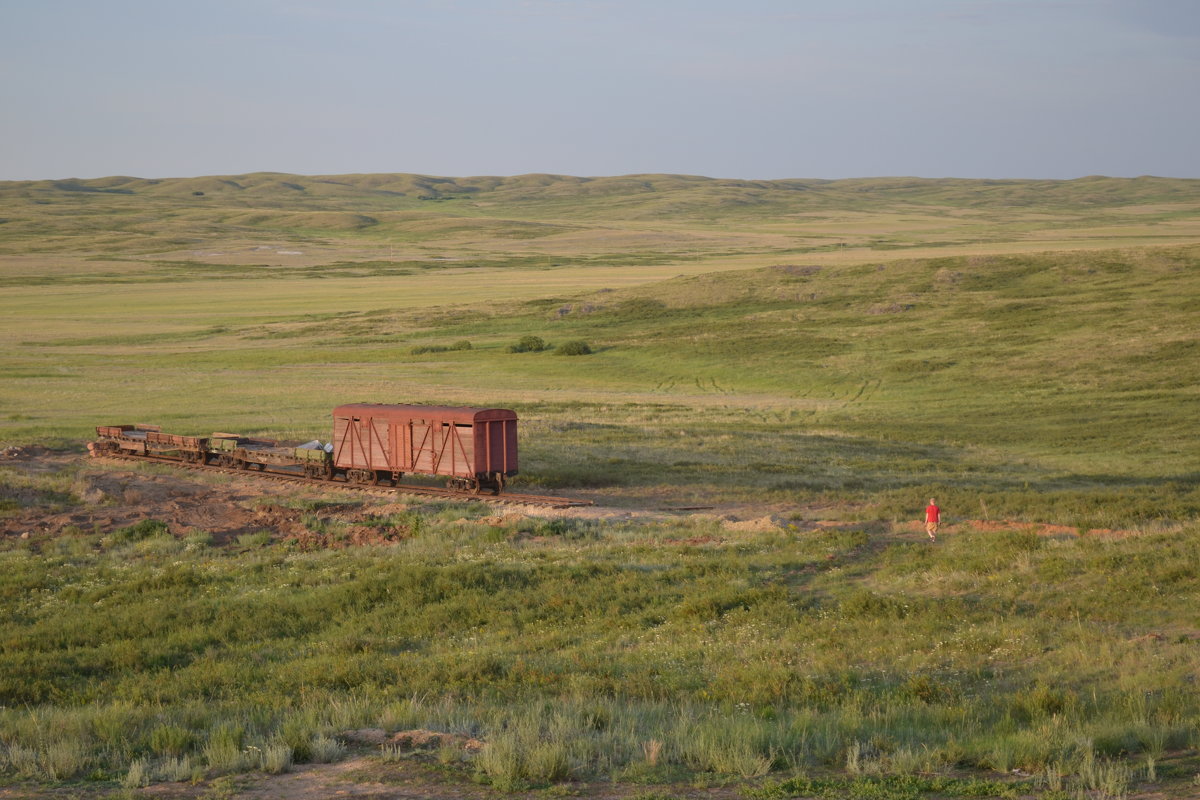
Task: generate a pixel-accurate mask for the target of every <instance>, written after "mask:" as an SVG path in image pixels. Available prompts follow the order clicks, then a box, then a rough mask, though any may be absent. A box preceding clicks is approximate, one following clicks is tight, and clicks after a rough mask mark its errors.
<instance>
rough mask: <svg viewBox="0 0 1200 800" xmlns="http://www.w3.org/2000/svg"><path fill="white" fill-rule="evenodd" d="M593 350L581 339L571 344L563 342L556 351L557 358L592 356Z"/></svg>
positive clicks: (570, 342)
mask: <svg viewBox="0 0 1200 800" xmlns="http://www.w3.org/2000/svg"><path fill="white" fill-rule="evenodd" d="M591 354H592V348H590V347H588V343H587V342H585V341H582V340H580V339H574V340H572V341H569V342H563V343H562V344H560V345H559V346H558V349H556V350H555V351H554V355H556V356H590V355H591Z"/></svg>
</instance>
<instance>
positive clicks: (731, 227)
mask: <svg viewBox="0 0 1200 800" xmlns="http://www.w3.org/2000/svg"><path fill="white" fill-rule="evenodd" d="M1198 210H1200V181H1196V180H1182V179H1168V178H1150V177H1145V178H1135V179H1118V178H1103V177H1096V178H1083V179H1079V180H1075V181H978V180H976V181H968V180H924V179H917V178H889V179H871V180H866V179H855V180H843V181H817V180H809V181H804V180H785V181H741V180H720V179H712V178H702V177H694V176H681V175H632V176H624V177H613V178H575V177H569V176H558V175H524V176H517V177H511V178H488V177H485V178H435V177H430V176H420V175H342V176H317V177H310V176H297V175H279V174H271V173H259V174H254V175H242V176H227V177H206V178H179V179H165V180H146V179H139V178H104V179H95V180H60V181H25V182H0V219H2V220H3V222H2V223H0V254H4V253H7V254H18V253H62V254H65V253H74V254H81V253H87V254H96V253H107V254H109V255H112V254H122V255H125V256H135V255H136V256H143V257H144V256H147V255H152V254H161V253H171V252H178V251H184V252H187V251H189V249H192V248H194V247H195V246H196V245H198V244H200V243H203V247H204V248H205V250H204V251H202V252H201V253H194V254H192V256H191V258H192V259H193V260H197V261H200V262H207V261H209V260H212V259H213V258H215V257H216V256H215V254H212V253H211V252H208V251H209V250H210V249H211V248H213V247H214V246H217V247H225V246H233V245H237V247H236V248H235V250H237V251H238V252H237V255H236V256H235V257H236V259H237V260H238V263H247V261H246V259H249V258H251V253H249V252H245V251H243V250H242V248H241V246H242V245H244V244H245V243H246V242H247V241H252V242H257V243H262V242H272V241H274V240H278V241H281V242H285V243H291V244H305V245H307V246H309V247H317V248H320V247H327V246H329V245H331V244H338V243H340V244H350V243H355V244H357V245H359V246H366V247H372V248H375V250H374V252H377V253H378V252H382V251H381V250H379V249H378V248H379V246H380V245H381V244H383V243H386V245H387V252H390V253H392V254H393V255H394V252H395V249H396V248H401V249H403V250H404V251H405V252H406V253H407V254H410V255H418V254H419V255H430V254H437V253H440V254H442V255H445V254H446V253H448V252H450V251H455V252H459V253H460V254H463V255H465V254H471V255H472V256H475V257H477V256H479V255H480V253H481V252H482V250H481V248H483V247H486V248H488V249H490V250H491V251H492V252H493V254H494V253H495V251H496V250H499V251H501V252H508V253H521V254H530V253H539V252H540V253H545V254H553V255H556V256H564V255H580V254H584V253H587V254H590V255H592V256H595V255H598V254H602V253H641V254H643V255H657V256H659V257H662V256H663V255H664V254H665V255H670V256H672V257H696V256H698V255H702V256H704V257H706V258H711V257H714V256H721V255H723V256H726V257H728V256H730V255H753V254H760V253H763V252H768V251H772V252H783V251H788V252H805V253H822V252H827V251H830V250H831V249H835V248H836V249H838V250H840V249H843V248H853V249H855V250H881V249H884V250H886V249H895V248H913V247H917V246H920V247H923V248H928V247H940V248H946V247H949V248H962V247H974V248H978V247H979V246H980V245H982V244H988V245H996V244H997V243H1001V242H1007V243H1014V244H1017V245H1022V244H1024V247H1026V248H1027V247H1029V245H1030V244H1033V246H1034V247H1037V246H1038V245H1037V244H1035V243H1037V242H1041V243H1042V244H1041V247H1042V248H1043V249H1044V248H1045V247H1047V246H1053V245H1055V244H1059V243H1063V242H1070V243H1073V244H1074V245H1075V246H1096V245H1098V244H1103V243H1106V242H1107V243H1108V244H1110V246H1111V245H1112V244H1132V243H1135V242H1138V241H1141V242H1146V243H1152V242H1165V241H1172V240H1176V241H1177V240H1179V237H1181V236H1191V237H1193V238H1194V237H1195V235H1196V234H1197V212H1198ZM206 252H207V255H206V254H205V253H206ZM224 255H225V256H227V257H228V256H230V254H229V253H225V254H224ZM254 255H256V256H257V258H258V259H261V258H262V257H263V256H264V255H276V254H273V253H270V251H267V252H266V253H264V252H262V251H259V252H257V253H256V254H254ZM843 255H844V254H843ZM248 263H255V262H254V261H253V260H251V261H249V262H248ZM281 263H289V261H288V260H287V259H284V260H283V262H281Z"/></svg>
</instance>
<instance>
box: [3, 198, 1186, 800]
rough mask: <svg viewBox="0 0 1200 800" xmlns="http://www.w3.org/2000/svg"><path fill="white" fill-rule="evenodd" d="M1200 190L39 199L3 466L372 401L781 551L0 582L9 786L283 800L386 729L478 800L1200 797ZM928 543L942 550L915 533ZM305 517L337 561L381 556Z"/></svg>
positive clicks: (281, 421) (513, 553) (622, 525)
mask: <svg viewBox="0 0 1200 800" xmlns="http://www.w3.org/2000/svg"><path fill="white" fill-rule="evenodd" d="M1198 185H1200V184H1198V183H1197V182H1196V181H1176V180H1167V179H1154V178H1144V179H1135V180H1115V179H1100V178H1095V179H1091V178H1089V179H1083V180H1080V181H1068V182H1029V181H1002V182H981V181H921V180H908V179H894V180H874V181H832V182H827V181H777V182H748V181H714V180H709V179H703V178H693V177H681V176H634V177H626V178H614V179H595V180H586V179H573V178H564V177H560V176H521V177H518V178H510V179H494V178H473V179H439V178H431V177H422V176H332V177H329V176H327V177H324V178H299V177H297V176H279V175H266V174H264V175H256V176H241V177H228V178H204V179H188V180H178V181H143V180H137V179H119V178H114V179H106V180H99V181H84V182H76V183H74V184H67V183H63V182H58V183H57V184H56V183H52V182H36V183H21V184H18V183H7V184H0V217H2V218H3V219H4V220H5V221H4V222H3V223H2V224H0V285H3V286H4V292H5V313H6V325H5V326H4V327H3V329H2V330H0V343H2V344H3V351H2V352H0V377H2V378H3V380H0V444H2V445H9V444H28V443H41V444H50V445H56V446H62V447H67V448H75V449H76V450H78V449H80V448H81V446H82V443H83V442H84V441H85V440H86V439H88V438H89V437H90V436H91V435H92V428H93V426H95V425H97V424H112V423H125V422H152V423H158V424H161V425H162V426H163V427H164V429H165V430H168V431H171V432H177V433H190V434H207V433H209V432H211V431H213V430H234V431H237V432H241V433H243V434H247V435H265V436H272V437H278V438H295V439H302V440H307V439H311V438H314V437H320V438H328V426H329V416H328V415H329V411H330V409H331V408H332V407H333V406H334V405H336V404H338V403H341V402H346V401H354V400H366V401H376V402H418V403H419V402H429V403H437V404H465V405H480V406H499V407H511V408H514V409H516V410H517V411H518V413H519V414H520V416H521V419H522V422H521V437H522V438H521V475H520V476H519V478H518V481H517V486H518V487H525V488H530V489H539V490H546V491H558V492H577V493H579V494H582V495H586V496H590V497H594V498H596V499H598V500H599V501H601V502H603V503H607V504H609V505H613V506H617V507H626V508H647V507H649V508H658V507H661V506H674V505H722V506H723V505H725V504H729V505H731V506H734V507H737V508H739V509H741V510H743V512H746V511H748V512H749V513H750V514H752V515H753V514H760V513H761V515H764V516H765V515H767V514H768V513H771V514H774V516H775V518H776V519H777V520H780V521H781V522H782V527H777V528H775V529H773V530H770V531H767V532H759V533H748V532H746V531H745V530H736V529H733V528H730V527H729V526H728V525H726V524H725V523H724V522H722V521H721V520H720V519H719V518H716V517H701V516H698V517H688V518H680V519H674V520H670V519H663V520H659V521H640V522H639V521H614V520H611V519H610V520H577V519H528V520H523V521H513V522H508V523H497V522H496V521H494V520H492V521H487V520H485V519H483V518H482V516H483V513H484V512H483V511H482V510H480V509H476V508H472V507H456V506H447V507H440V506H430V507H426V508H424V509H417V510H410V511H408V512H405V513H404V514H400V515H390V516H387V518H386V519H382V520H380V521H379V524H380V525H384V526H386V527H387V530H388V531H389V532H390V534H389V535H391V538H394V539H395V540H396V541H395V543H393V544H391V545H389V546H387V547H366V548H346V549H337V550H314V551H303V552H302V551H301V550H300V549H299V547H298V546H297V547H296V548H291V547H288V546H285V545H281V544H278V543H273V541H272V537H271V534H270V532H268V531H257V530H256V531H251V532H245V533H242V534H241V535H240V536H239V537H237V538H236V540H235V542H234V543H232V544H231V545H230V546H229V547H218V546H216V545H215V544H214V537H213V536H211V535H210V534H208V533H205V532H203V531H199V532H195V533H193V534H191V535H189V536H188V537H187V538H186V539H176V538H175V537H173V536H171V535H170V534H169V533H167V532H166V531H165V530H164V526H162V525H161V523H158V522H156V521H155V520H153V519H145V520H142V521H141V522H138V523H136V524H133V525H130V526H128V527H125V528H121V529H118V530H113V531H107V530H100V529H96V530H81V529H78V528H75V529H68V530H67V531H66V532H65V533H64V535H63V536H61V537H60V538H59V539H57V540H52V541H51V540H45V539H41V538H39V537H37V536H35V537H34V538H33V539H32V540H30V541H29V542H26V541H22V540H19V539H14V538H10V539H6V540H5V541H4V542H2V543H0V561H2V562H3V564H2V568H0V597H2V600H0V602H2V603H3V606H2V608H3V609H4V612H5V613H4V614H3V615H2V618H0V644H2V646H0V706H2V708H0V774H2V775H3V776H4V779H5V780H9V781H18V782H19V781H28V782H32V783H35V784H37V783H44V784H55V785H58V784H61V783H62V782H64V781H71V780H85V781H90V782H91V785H93V786H97V787H101V790H102V789H103V787H109V788H114V787H117V786H118V785H120V784H123V785H124V787H125V788H127V789H129V790H133V789H135V788H136V787H139V786H141V785H143V784H145V783H147V782H149V781H158V780H182V779H193V778H195V779H201V778H203V779H212V778H213V777H214V776H217V775H221V774H224V773H238V772H242V771H246V770H259V769H262V770H268V771H273V772H280V771H283V770H286V769H288V768H289V765H290V764H291V763H305V762H312V761H315V762H321V761H328V760H333V759H336V758H340V757H341V756H342V755H343V752H342V751H341V750H340V745H339V744H338V742H337V741H336V738H335V737H336V734H337V733H338V732H340V731H342V730H347V729H353V728H359V727H368V726H379V727H384V728H386V729H387V730H389V731H394V730H401V729H406V728H416V727H427V728H431V729H434V730H442V731H449V732H455V733H460V734H463V735H470V736H478V737H479V738H481V739H483V740H484V741H485V742H487V743H488V744H487V749H486V750H485V751H484V752H482V753H480V754H479V755H478V756H475V757H471V758H468V759H467V760H465V761H462V762H461V763H459V762H458V761H454V763H453V764H452V765H449V766H446V767H445V768H446V769H452V770H458V772H456V773H455V774H456V775H459V777H462V775H469V776H474V779H475V780H478V781H481V782H484V783H488V784H490V785H492V786H493V787H495V788H497V789H505V790H517V789H524V788H530V787H534V788H536V787H544V786H547V785H549V784H552V783H554V782H556V781H560V780H563V779H571V778H583V779H599V780H610V779H611V780H616V781H620V782H624V783H641V784H647V785H649V786H655V785H658V784H659V783H682V782H688V781H691V782H700V783H705V782H707V784H708V785H716V784H720V783H722V782H727V781H747V782H748V783H747V786H749V787H750V789H749V790H748V791H751V792H759V793H761V796H762V797H763V798H774V797H785V796H796V795H797V794H801V795H804V794H805V793H806V794H807V796H810V797H824V796H850V797H861V798H878V800H891V798H896V799H897V800H901V799H902V800H908V798H918V797H931V798H944V797H945V798H948V797H974V796H1008V795H1010V794H1012V793H1014V792H1015V793H1016V794H1017V795H1036V796H1043V797H1046V798H1048V799H1049V798H1065V797H1075V796H1078V794H1079V793H1080V792H1091V793H1092V796H1095V797H1120V796H1122V795H1123V794H1124V793H1126V792H1128V791H1129V789H1130V787H1136V786H1138V785H1143V784H1146V783H1147V782H1150V781H1153V780H1155V779H1161V780H1166V781H1168V782H1173V783H1172V785H1173V786H1182V785H1183V784H1185V783H1188V782H1189V781H1191V779H1192V774H1194V772H1195V769H1193V768H1192V766H1194V765H1195V751H1196V748H1197V745H1198V744H1200V743H1198V742H1197V734H1196V731H1197V729H1198V725H1200V706H1198V705H1197V701H1196V698H1195V695H1194V693H1193V692H1191V691H1190V690H1188V688H1187V687H1188V686H1189V683H1188V681H1189V680H1190V676H1191V675H1192V674H1193V673H1194V672H1195V670H1196V668H1197V663H1196V658H1197V655H1196V654H1197V650H1196V642H1197V631H1196V629H1195V620H1194V615H1191V612H1190V609H1192V608H1194V607H1195V603H1196V600H1197V596H1196V595H1197V589H1198V586H1197V583H1196V575H1197V567H1198V566H1200V564H1198V563H1197V562H1198V561H1200V549H1198V548H1200V545H1198V542H1200V529H1197V519H1198V516H1200V515H1198V512H1200V452H1198V451H1197V450H1196V448H1195V447H1194V446H1193V441H1194V428H1195V419H1196V418H1197V416H1198V413H1197V412H1198V411H1200V409H1198V407H1197V406H1198V403H1197V400H1198V396H1197V389H1196V387H1197V386H1198V385H1200V374H1198V372H1200V359H1197V358H1196V356H1197V347H1198V345H1197V337H1196V331H1197V330H1200V318H1198V317H1200V309H1198V307H1197V305H1196V303H1195V299H1194V298H1196V297H1197V296H1200V283H1198V282H1200V246H1198V245H1197V244H1196V241H1197V239H1200V226H1197V208H1198V207H1200V197H1197V194H1198V191H1200V190H1198V189H1197V186H1198ZM297 187H298V188H297ZM196 192H203V194H195V193H196ZM534 337H536V338H537V339H539V340H540V341H541V344H542V345H544V347H545V349H533V348H515V349H524V350H525V352H508V350H509V348H510V347H511V346H513V345H514V344H518V343H520V342H521V341H522V340H527V341H533V339H534ZM467 342H469V343H470V346H469V348H468V347H466V346H465V345H464V344H462V343H467ZM578 342H586V343H587V347H588V349H590V350H591V351H592V352H591V353H590V354H587V355H585V356H583V357H577V358H563V357H559V356H558V355H556V353H557V351H558V350H559V349H560V348H563V349H565V350H579V349H580V348H579V347H578V346H577V345H574V344H572V343H578ZM90 469H92V468H91V467H88V466H82V465H72V466H69V467H66V468H64V470H63V471H62V472H59V473H49V474H31V473H30V472H27V471H25V470H23V469H21V468H19V467H17V466H13V465H8V466H6V465H0V519H3V520H10V519H13V518H15V517H18V516H19V515H21V514H26V513H31V512H32V511H36V512H38V513H42V514H52V513H63V512H68V511H80V510H86V508H87V506H88V504H87V501H86V500H85V499H84V498H86V497H87V496H89V483H88V480H87V477H88V471H89V470H90ZM143 469H146V470H151V471H153V469H155V468H152V467H143ZM929 496H936V497H937V498H938V499H939V503H940V505H942V507H943V508H944V509H945V513H946V515H947V517H948V528H949V529H950V530H949V532H948V534H947V535H946V536H943V537H941V541H939V543H938V545H937V546H936V547H930V546H929V545H928V544H927V543H924V542H921V543H919V545H918V544H915V543H913V542H912V541H911V539H910V537H909V534H908V533H907V532H906V531H907V530H908V528H907V527H906V524H907V522H906V521H908V520H912V519H913V518H914V517H915V516H916V515H917V514H918V513H919V510H920V508H921V507H923V505H924V500H925V498H927V497H929ZM295 503H296V504H298V505H297V506H296V507H297V508H300V509H301V510H304V511H305V512H307V516H306V517H305V524H306V526H307V528H308V530H309V532H310V533H311V534H312V536H311V540H312V541H311V542H309V544H310V545H312V546H313V547H316V546H318V545H328V546H339V547H340V545H343V544H345V541H346V540H347V539H348V534H347V526H346V524H345V523H342V522H340V521H339V520H337V519H336V518H335V517H336V515H331V514H327V513H324V512H326V511H328V509H327V508H326V507H325V506H322V505H321V504H320V502H316V503H314V502H313V501H311V500H303V499H297V500H296V501H295ZM305 503H307V505H305ZM814 520H815V521H822V522H826V523H828V522H829V521H840V526H839V527H836V528H833V529H829V530H824V531H823V532H822V529H821V528H819V527H816V526H815V525H814V524H811V523H812V522H813V521H814ZM976 520H978V521H979V522H976ZM992 520H1010V521H1016V523H1015V524H1014V523H1012V522H1009V523H1006V524H1005V525H1002V526H1000V530H993V529H991V527H990V526H989V525H988V524H987V523H988V522H989V521H992ZM789 522H791V523H794V525H793V526H792V527H789V526H788V523H789ZM1024 523H1029V524H1028V525H1025V524H1024ZM1034 523H1055V524H1057V525H1059V526H1062V527H1060V528H1059V529H1058V530H1059V531H1060V532H1059V533H1056V534H1055V535H1054V536H1051V537H1047V536H1037V535H1035V531H1036V530H1038V528H1037V527H1036V526H1035V524H1034ZM814 528H816V529H815V530H814ZM1103 529H1117V530H1118V531H1119V532H1120V535H1119V536H1115V537H1110V536H1108V535H1094V534H1090V533H1089V532H1090V531H1096V530H1103ZM35 533H36V531H35ZM30 542H32V544H31V543H30ZM306 546H308V545H306ZM446 758H447V761H448V762H449V761H453V759H450V758H449V755H447V756H446ZM1189 765H1191V766H1189ZM1014 769H1019V770H1021V771H1022V772H1023V773H1024V774H1025V775H1026V776H1027V777H1024V778H1022V779H1021V780H1019V781H1015V782H1014V779H1013V778H1012V777H1011V776H1012V770H1014ZM1189 770H1190V771H1189ZM460 773H461V774H460ZM1164 776H1165V777H1164ZM1002 778H1003V780H1002ZM222 785H223V784H222ZM218 788H219V787H218V786H214V788H213V791H214V792H216V791H217V789H218ZM650 791H651V794H653V792H654V791H657V790H650ZM989 792H990V793H992V794H990V795H989V794H988V793H989ZM756 796H757V795H756Z"/></svg>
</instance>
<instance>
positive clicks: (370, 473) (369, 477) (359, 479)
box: [346, 469, 379, 486]
mask: <svg viewBox="0 0 1200 800" xmlns="http://www.w3.org/2000/svg"><path fill="white" fill-rule="evenodd" d="M346 480H348V481H349V482H350V483H353V484H355V485H357V486H374V485H375V484H377V483H379V476H378V475H377V474H376V473H375V470H373V469H351V470H346Z"/></svg>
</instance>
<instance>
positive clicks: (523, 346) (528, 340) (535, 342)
mask: <svg viewBox="0 0 1200 800" xmlns="http://www.w3.org/2000/svg"><path fill="white" fill-rule="evenodd" d="M546 347H547V345H546V341H545V340H544V339H543V338H542V337H540V336H522V337H521V338H520V339H519V340H518V341H517V343H516V344H510V345H509V346H508V352H510V353H540V352H542V351H543V350H545V349H546Z"/></svg>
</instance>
